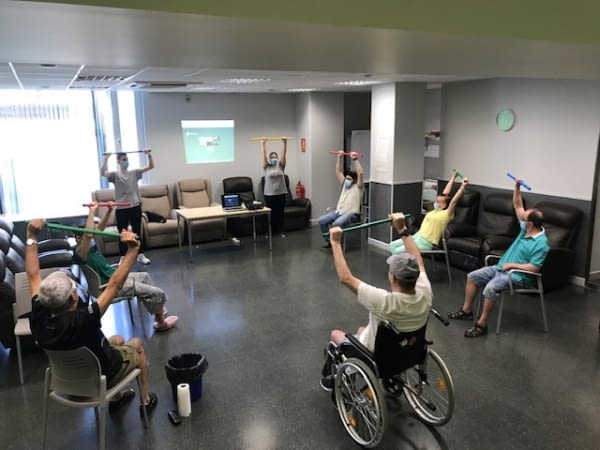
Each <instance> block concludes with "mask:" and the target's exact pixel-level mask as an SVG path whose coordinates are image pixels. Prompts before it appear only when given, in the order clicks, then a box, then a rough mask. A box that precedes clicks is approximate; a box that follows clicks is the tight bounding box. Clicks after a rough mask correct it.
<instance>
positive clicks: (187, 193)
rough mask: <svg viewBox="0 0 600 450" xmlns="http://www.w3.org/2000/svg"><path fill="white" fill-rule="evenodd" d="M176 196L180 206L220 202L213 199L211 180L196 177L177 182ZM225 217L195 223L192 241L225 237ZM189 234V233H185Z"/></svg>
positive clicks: (196, 206)
mask: <svg viewBox="0 0 600 450" xmlns="http://www.w3.org/2000/svg"><path fill="white" fill-rule="evenodd" d="M175 198H176V200H177V205H178V208H180V209H183V208H204V207H207V206H216V205H220V203H215V202H213V201H212V193H211V189H210V180H207V179H203V178H195V179H189V180H179V181H177V182H176V183H175ZM225 226H226V222H225V219H211V220H204V221H202V222H197V223H195V224H193V229H192V242H193V243H196V242H205V241H214V240H220V239H224V238H225ZM184 236H187V233H184Z"/></svg>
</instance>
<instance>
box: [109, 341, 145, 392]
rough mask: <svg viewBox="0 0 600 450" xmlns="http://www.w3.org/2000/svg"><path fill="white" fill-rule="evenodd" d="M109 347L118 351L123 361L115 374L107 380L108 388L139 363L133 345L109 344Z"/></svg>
mask: <svg viewBox="0 0 600 450" xmlns="http://www.w3.org/2000/svg"><path fill="white" fill-rule="evenodd" d="M111 347H112V348H113V349H114V350H116V351H118V352H119V353H120V355H121V360H122V361H123V363H122V364H121V368H120V369H119V371H118V372H117V373H116V374H115V376H114V377H112V378H111V379H110V380H108V386H107V387H108V388H111V387H113V386H114V385H115V384H117V383H118V382H119V381H121V380H122V379H123V378H125V375H127V374H128V373H129V372H131V371H132V370H133V369H135V368H136V367H139V365H140V363H139V359H138V352H137V350H136V349H135V347H134V346H133V345H129V344H124V345H111Z"/></svg>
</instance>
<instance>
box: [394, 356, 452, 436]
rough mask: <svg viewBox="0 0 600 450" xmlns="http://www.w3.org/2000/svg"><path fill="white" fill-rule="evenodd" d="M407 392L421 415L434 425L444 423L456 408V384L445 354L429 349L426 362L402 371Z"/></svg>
mask: <svg viewBox="0 0 600 450" xmlns="http://www.w3.org/2000/svg"><path fill="white" fill-rule="evenodd" d="M402 380H403V383H404V386H403V389H404V395H406V399H407V400H408V403H409V404H410V406H411V407H412V409H413V410H414V411H415V413H417V415H418V416H419V418H421V420H423V421H424V422H426V423H428V424H431V425H444V424H445V423H447V422H448V421H449V420H450V417H452V411H453V410H454V384H453V383H452V377H451V376H450V372H448V368H447V367H446V364H444V361H442V358H440V356H439V355H438V354H437V353H436V352H434V351H433V350H431V349H429V350H428V354H427V359H426V360H425V363H424V364H421V365H417V366H414V367H411V368H410V369H407V370H406V371H404V373H403V374H402Z"/></svg>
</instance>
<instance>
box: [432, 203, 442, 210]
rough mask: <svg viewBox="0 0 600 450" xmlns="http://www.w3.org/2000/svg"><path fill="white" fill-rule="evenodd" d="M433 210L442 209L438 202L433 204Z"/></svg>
mask: <svg viewBox="0 0 600 450" xmlns="http://www.w3.org/2000/svg"><path fill="white" fill-rule="evenodd" d="M433 209H441V208H440V204H439V203H438V202H433Z"/></svg>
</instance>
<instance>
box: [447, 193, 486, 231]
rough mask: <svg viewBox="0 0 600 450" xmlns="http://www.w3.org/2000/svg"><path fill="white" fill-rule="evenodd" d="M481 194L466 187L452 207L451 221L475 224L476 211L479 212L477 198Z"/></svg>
mask: <svg viewBox="0 0 600 450" xmlns="http://www.w3.org/2000/svg"><path fill="white" fill-rule="evenodd" d="M480 197H481V194H480V193H479V192H478V191H474V190H472V189H467V190H465V192H463V195H462V197H461V198H460V199H459V200H458V203H457V204H456V207H455V208H454V218H453V219H452V220H451V223H466V224H470V225H475V222H476V221H477V213H478V212H479V199H480Z"/></svg>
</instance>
